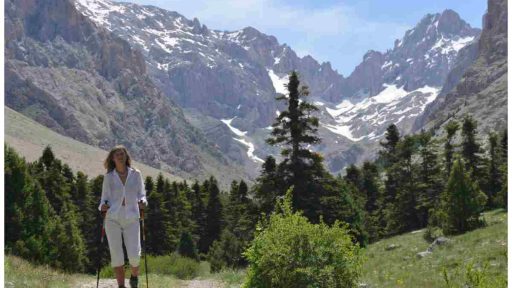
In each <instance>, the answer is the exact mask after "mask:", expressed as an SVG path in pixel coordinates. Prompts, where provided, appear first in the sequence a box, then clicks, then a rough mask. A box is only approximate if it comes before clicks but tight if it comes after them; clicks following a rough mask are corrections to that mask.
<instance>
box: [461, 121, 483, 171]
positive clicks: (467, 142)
mask: <svg viewBox="0 0 512 288" xmlns="http://www.w3.org/2000/svg"><path fill="white" fill-rule="evenodd" d="M476 129H477V122H476V120H474V119H473V117H471V116H470V115H466V116H465V117H464V120H463V122H462V158H463V159H464V163H465V165H466V167H465V168H466V170H468V171H471V172H470V174H471V176H472V177H474V178H475V179H480V178H481V177H480V176H481V172H480V165H481V162H482V159H481V156H480V153H481V152H482V148H481V146H480V143H479V142H478V138H477V130H476Z"/></svg>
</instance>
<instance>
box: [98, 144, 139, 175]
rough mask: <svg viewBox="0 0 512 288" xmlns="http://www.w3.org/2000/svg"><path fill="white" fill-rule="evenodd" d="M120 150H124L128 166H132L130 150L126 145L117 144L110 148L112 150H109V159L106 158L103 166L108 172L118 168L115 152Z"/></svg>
mask: <svg viewBox="0 0 512 288" xmlns="http://www.w3.org/2000/svg"><path fill="white" fill-rule="evenodd" d="M118 150H123V151H124V154H125V155H126V166H127V167H131V164H132V158H131V157H130V153H128V150H126V147H124V145H116V146H114V148H112V149H110V152H108V156H107V159H105V162H103V166H105V169H107V172H110V171H112V170H114V168H116V163H115V162H114V153H116V151H118Z"/></svg>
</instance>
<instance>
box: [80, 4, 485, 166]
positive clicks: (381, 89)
mask: <svg viewBox="0 0 512 288" xmlns="http://www.w3.org/2000/svg"><path fill="white" fill-rule="evenodd" d="M76 7H77V9H78V10H79V11H81V12H82V13H83V14H84V15H86V16H87V17H89V18H90V19H91V20H93V21H94V22H95V23H96V24H97V25H98V26H99V27H103V28H105V29H107V30H109V31H111V32H112V33H114V34H116V35H118V36H119V37H121V38H123V39H125V40H126V41H128V42H129V43H130V44H131V45H132V46H133V47H135V48H137V49H139V50H140V51H141V52H142V54H143V55H144V58H145V61H146V66H147V69H148V73H149V75H150V76H151V78H152V79H153V80H154V82H155V83H156V85H158V86H159V88H161V90H162V91H163V93H164V94H165V95H166V96H167V97H168V98H170V99H171V100H172V101H174V102H176V103H177V104H178V105H180V106H181V107H183V109H184V111H185V115H186V118H187V119H188V120H189V121H190V122H191V123H192V124H193V125H195V126H196V127H198V128H199V129H201V130H202V131H203V132H204V133H205V134H206V135H207V137H208V138H209V139H212V141H214V142H215V143H216V144H217V146H218V147H220V149H221V151H222V152H223V153H224V154H225V155H227V157H229V158H230V159H231V160H233V161H235V162H236V163H238V164H240V165H244V166H245V168H246V169H248V170H249V171H255V170H256V168H257V167H258V166H259V165H260V164H261V162H262V159H263V158H264V157H265V156H266V155H268V154H274V155H277V154H278V150H277V149H275V148H272V147H268V145H266V144H265V142H264V139H265V138H266V137H267V136H268V133H269V131H270V130H269V125H270V124H271V123H272V122H273V119H274V117H275V115H276V113H277V112H278V111H279V110H280V109H282V108H283V107H281V106H279V105H280V104H279V103H276V101H275V100H274V97H275V96H276V94H277V93H285V92H286V90H285V88H284V86H283V85H284V83H285V82H286V81H287V74H288V73H289V72H290V71H291V70H292V69H296V70H298V71H299V73H300V76H301V79H302V81H303V83H305V84H307V85H308V86H309V88H310V94H311V95H312V96H313V97H312V99H311V100H312V101H313V102H314V103H315V104H317V105H318V106H319V108H320V113H319V114H318V115H319V117H320V120H321V121H320V122H321V127H320V130H319V133H320V135H321V137H322V139H323V143H322V144H321V145H318V146H317V147H312V149H314V150H318V151H320V152H321V153H323V154H324V155H326V160H327V165H328V166H329V169H330V170H331V171H333V172H337V171H340V170H341V169H343V168H344V167H345V166H346V165H347V164H349V163H352V162H358V161H361V160H362V159H364V158H368V157H371V154H372V150H373V148H374V147H375V145H376V143H377V141H378V140H379V138H380V137H382V135H383V133H384V131H385V128H386V127H387V126H388V125H389V124H391V123H395V124H397V125H398V126H399V127H400V128H401V129H402V130H403V132H405V133H407V132H410V131H411V130H412V125H413V123H414V121H415V119H416V118H417V117H418V116H419V115H421V114H422V113H423V111H424V109H425V107H426V106H427V105H428V104H429V103H431V102H432V101H434V100H435V99H436V97H437V95H438V94H439V93H440V91H441V90H442V87H443V84H444V83H445V80H446V78H447V77H448V75H449V73H450V71H451V70H452V68H454V67H455V66H456V63H459V62H457V59H458V57H457V55H458V54H459V51H462V50H464V49H463V48H464V47H466V46H467V45H468V44H471V43H475V42H476V41H477V40H476V39H477V38H478V36H479V34H480V30H479V29H476V28H471V27H470V25H469V24H467V23H466V22H465V21H463V20H462V19H461V18H460V17H459V15H458V14H457V13H456V12H454V11H453V10H445V11H443V12H442V13H437V14H428V15H426V16H425V17H423V18H422V19H421V21H420V22H419V23H418V24H417V25H416V26H415V27H414V28H413V29H410V30H408V31H407V32H406V33H405V35H404V37H403V38H402V39H400V40H396V41H395V43H394V46H393V48H392V49H390V50H388V51H386V52H384V53H382V52H378V51H369V52H368V53H366V55H365V56H364V57H363V61H362V63H361V64H360V65H358V66H357V67H356V68H355V69H354V71H353V72H352V73H351V74H350V75H349V76H348V77H346V78H345V77H344V76H342V75H340V74H339V73H338V72H337V71H336V70H333V68H332V67H331V65H330V63H329V62H324V63H321V64H320V63H318V62H317V61H316V60H315V59H314V58H313V57H311V56H309V55H307V56H304V57H299V56H297V54H296V53H295V52H294V51H293V49H292V48H291V47H289V46H288V45H287V44H280V43H279V42H278V40H277V39H276V38H275V37H274V36H271V35H266V34H264V33H261V32H260V31H258V30H256V29H255V28H253V27H246V28H243V29H240V30H236V31H220V30H214V29H209V28H208V27H206V26H205V25H204V24H201V23H200V22H199V20H198V19H197V18H194V19H193V20H189V19H187V18H185V17H184V16H183V15H181V14H179V13H177V12H174V11H167V10H164V9H161V8H157V7H154V6H141V5H136V4H132V3H122V2H113V1H108V0H78V1H76ZM461 58H464V57H461ZM468 62H471V61H470V60H468Z"/></svg>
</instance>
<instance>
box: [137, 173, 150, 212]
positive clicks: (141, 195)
mask: <svg viewBox="0 0 512 288" xmlns="http://www.w3.org/2000/svg"><path fill="white" fill-rule="evenodd" d="M138 172H139V182H140V184H139V185H140V187H139V189H138V190H139V193H138V195H137V202H141V201H142V203H144V205H145V206H147V205H148V200H147V199H146V187H145V186H144V179H143V178H142V173H141V172H140V171H138Z"/></svg>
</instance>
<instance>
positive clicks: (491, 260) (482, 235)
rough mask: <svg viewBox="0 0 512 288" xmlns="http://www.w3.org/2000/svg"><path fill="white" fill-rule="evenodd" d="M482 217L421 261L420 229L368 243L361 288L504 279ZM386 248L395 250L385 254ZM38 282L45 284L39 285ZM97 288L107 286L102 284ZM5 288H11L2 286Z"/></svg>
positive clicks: (31, 274) (52, 276)
mask: <svg viewBox="0 0 512 288" xmlns="http://www.w3.org/2000/svg"><path fill="white" fill-rule="evenodd" d="M483 217H484V219H485V221H486V222H487V226H486V227H484V228H480V229H477V230H474V231H471V232H467V233H465V234H462V235H458V236H455V237H450V239H451V240H450V242H449V244H446V245H444V246H437V247H436V248H434V250H433V253H432V254H430V255H427V256H426V257H424V258H418V257H417V256H416V254H417V253H418V252H420V251H424V250H426V249H427V247H428V246H429V245H430V244H429V243H428V242H426V241H425V240H424V239H423V230H420V231H414V232H412V233H411V232H410V233H406V234H403V235H399V236H396V237H392V238H389V239H385V240H382V241H379V242H376V243H374V244H371V245H370V246H369V247H368V248H367V249H366V251H365V255H366V263H365V264H364V266H363V277H362V279H361V287H419V288H421V287H425V288H427V287H444V286H443V285H444V284H445V283H444V280H443V279H444V278H443V267H444V268H446V269H447V275H448V278H449V279H450V281H452V284H454V285H455V286H454V287H462V286H463V283H464V281H466V280H465V279H467V278H466V275H465V273H466V265H468V264H470V263H473V264H474V267H476V269H477V270H478V269H482V267H484V266H485V265H486V263H487V264H488V267H487V268H485V269H486V270H485V273H484V275H485V276H484V277H485V279H487V280H488V281H501V280H503V279H506V277H507V213H506V212H504V211H503V210H494V211H489V212H486V213H484V216H483ZM392 244H393V245H395V247H397V248H395V249H392V250H387V249H390V248H388V247H390V245H392ZM469 252H470V253H469ZM241 272H242V271H239V272H236V271H225V272H223V273H221V274H208V273H205V274H203V275H202V276H201V277H200V278H199V279H195V280H191V281H184V280H178V279H176V278H174V277H171V276H162V275H155V274H150V283H151V286H152V287H170V286H169V285H173V286H172V287H196V288H207V287H211V288H213V287H215V288H216V287H239V286H240V284H241V283H242V281H243V277H242V276H243V273H242V274H241ZM5 275H6V283H12V284H14V285H16V284H20V283H29V284H30V285H33V286H31V287H89V286H87V285H89V284H90V283H93V282H94V281H95V278H94V277H93V276H88V275H81V274H73V275H66V274H62V273H58V272H56V271H53V270H51V269H47V268H42V267H36V266H33V265H30V264H29V263H28V262H26V261H24V260H21V259H19V258H17V257H12V256H7V258H6V274H5ZM42 276H45V277H42ZM42 278H44V279H45V280H44V281H42V282H41V281H40V279H42ZM221 282H224V283H225V282H228V283H231V284H229V285H224V286H222V285H220V284H218V283H221ZM94 283H95V282H94ZM103 283H112V281H110V282H109V281H106V280H104V281H103ZM496 284H497V285H495V286H492V287H496V288H499V287H505V286H500V285H499V282H496ZM38 285H40V286H38ZM174 285H175V286H174ZM217 285H219V286H217ZM6 287H11V286H9V284H7V286H6ZM15 287H17V286H15ZM91 287H92V286H91Z"/></svg>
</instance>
